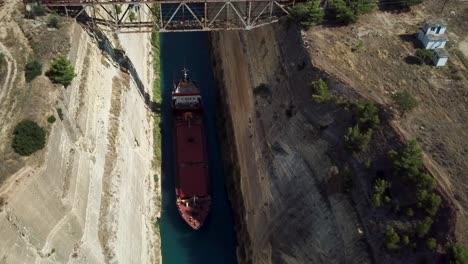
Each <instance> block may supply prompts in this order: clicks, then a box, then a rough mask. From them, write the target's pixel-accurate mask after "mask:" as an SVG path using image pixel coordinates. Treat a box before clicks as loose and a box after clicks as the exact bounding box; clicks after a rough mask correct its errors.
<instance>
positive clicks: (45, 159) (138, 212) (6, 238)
mask: <svg viewBox="0 0 468 264" xmlns="http://www.w3.org/2000/svg"><path fill="white" fill-rule="evenodd" d="M16 4H17V3H16V1H7V3H6V7H5V8H8V9H9V10H10V11H11V13H8V16H2V17H1V21H0V25H1V27H2V28H4V29H6V30H5V32H7V33H8V32H10V31H11V30H13V31H14V32H19V33H20V35H18V36H15V38H16V39H17V40H18V43H17V44H16V46H14V45H11V43H8V42H11V37H12V35H11V34H9V33H8V34H5V35H3V36H2V35H1V34H0V42H1V43H0V44H2V43H3V44H5V45H3V47H4V49H5V50H7V51H10V52H8V54H9V55H11V56H10V57H9V58H8V60H9V62H13V61H15V59H18V61H15V62H17V63H9V64H8V67H9V69H8V72H10V71H11V72H18V74H17V79H16V80H15V81H14V82H15V89H16V92H14V91H13V90H12V92H11V94H10V93H8V96H5V97H2V98H1V99H2V100H1V101H2V104H5V105H6V104H9V102H12V101H17V100H18V93H19V95H22V92H23V90H24V91H27V88H30V89H31V90H29V91H30V93H31V94H30V95H29V96H30V97H32V98H36V97H38V98H42V100H41V101H29V103H28V104H27V105H26V106H25V105H24V104H14V105H13V106H12V108H13V110H14V111H12V113H16V114H14V115H11V118H10V119H6V120H2V121H1V122H3V123H2V127H3V129H5V130H6V133H7V134H4V135H8V136H5V137H2V142H1V144H2V152H1V153H0V155H1V157H3V158H5V159H3V161H2V162H4V163H3V165H2V170H1V172H2V175H0V176H1V177H0V178H1V180H2V181H3V183H2V185H1V186H0V197H1V199H2V203H1V204H0V237H1V238H2V239H1V240H0V262H1V263H110V262H112V263H158V262H159V259H160V257H159V240H158V239H157V234H156V231H155V230H154V226H153V220H154V217H155V216H156V215H157V209H156V201H155V199H156V198H155V195H156V192H155V190H156V187H155V183H154V180H153V175H154V174H155V170H154V169H153V168H152V164H151V162H152V157H153V148H152V146H153V136H152V133H153V132H152V117H151V112H150V109H149V108H148V107H147V106H146V105H145V101H144V98H143V96H142V94H141V92H142V91H141V90H140V91H139V88H141V87H143V88H144V89H148V91H147V93H148V94H151V92H150V90H151V89H152V74H151V72H152V71H151V68H150V67H151V64H149V65H148V61H151V54H150V53H151V51H150V50H151V46H150V42H149V38H150V36H149V35H148V34H145V35H141V36H133V37H122V38H121V43H122V48H123V49H124V50H126V49H128V52H127V55H128V57H130V59H132V61H133V63H134V64H135V65H134V68H136V69H137V70H139V71H140V72H141V74H140V75H139V77H138V81H136V79H135V76H133V75H132V74H130V75H129V74H127V73H124V72H122V71H121V70H120V69H119V65H118V64H117V63H116V61H115V60H113V59H112V58H111V57H110V56H109V55H108V54H106V53H103V52H102V51H101V50H100V49H99V47H98V45H97V44H98V43H96V41H95V39H94V38H92V35H91V34H89V32H85V31H84V30H83V29H82V28H81V27H80V26H79V25H77V24H72V23H70V22H66V23H64V24H63V27H66V28H62V29H61V31H60V32H55V33H54V34H55V35H57V34H62V33H64V32H69V34H70V35H69V36H68V37H67V38H68V39H67V38H66V39H67V42H68V41H70V43H71V45H70V44H69V46H68V48H69V52H68V54H67V55H68V57H69V58H70V59H71V61H72V63H73V65H74V67H75V71H76V73H77V76H76V78H75V79H74V81H73V83H72V84H71V85H70V86H69V87H67V88H64V87H61V86H53V85H52V84H51V83H50V81H49V80H48V79H47V78H46V77H45V76H40V77H38V78H37V79H36V80H34V81H33V83H32V84H30V86H28V85H27V84H25V82H24V77H23V75H24V73H23V68H22V67H24V64H22V65H21V64H20V58H21V61H23V62H24V60H25V58H24V57H32V56H34V55H33V54H32V52H33V50H31V48H28V46H29V45H31V42H29V43H28V40H27V39H30V40H31V39H33V40H34V39H36V40H37V38H36V37H37V36H33V35H31V34H30V33H31V32H27V31H24V30H23V32H21V30H18V27H19V26H18V24H17V23H21V22H20V21H21V19H19V18H18V13H17V11H14V10H15V6H16ZM4 10H7V9H4ZM34 23H36V27H41V26H42V27H44V28H45V25H44V24H41V23H40V22H34ZM31 30H32V29H31ZM48 31H49V33H41V34H50V35H51V36H53V35H54V34H51V33H50V30H48ZM45 32H47V31H45ZM22 34H25V36H24V35H22ZM132 38H137V40H135V39H132ZM135 41H137V42H139V48H138V49H137V50H136V52H135V51H134V50H131V49H130V48H131V47H132V43H133V42H135ZM142 44H143V47H142V46H141V45H142ZM53 47H54V45H52V44H51V45H50V47H48V48H49V49H52V50H53ZM33 49H34V47H33ZM34 51H35V52H36V50H34ZM52 52H53V51H52ZM16 54H25V55H23V57H21V56H20V55H18V56H16ZM36 55H37V53H36ZM20 65H21V66H20ZM10 67H12V68H11V69H10ZM46 67H47V65H44V68H46ZM148 68H149V70H148ZM2 84H3V83H2ZM141 84H142V85H143V86H141ZM137 86H140V87H137ZM15 96H16V97H15ZM31 104H35V105H32V106H31ZM32 108H35V109H32ZM3 109H5V108H3ZM24 109H29V110H24ZM31 109H32V110H31ZM50 114H53V115H54V116H56V118H57V121H56V122H55V123H54V124H52V125H50V124H47V123H46V122H45V119H47V116H48V115H50ZM23 118H29V119H33V120H36V121H37V122H38V123H39V124H40V125H42V126H44V127H47V130H48V138H47V146H46V148H45V149H44V150H41V151H39V152H37V153H35V154H34V155H32V156H30V157H19V156H16V154H12V150H11V148H10V147H9V144H10V143H9V142H11V141H10V140H11V131H12V127H14V124H15V122H16V121H17V120H20V119H23Z"/></svg>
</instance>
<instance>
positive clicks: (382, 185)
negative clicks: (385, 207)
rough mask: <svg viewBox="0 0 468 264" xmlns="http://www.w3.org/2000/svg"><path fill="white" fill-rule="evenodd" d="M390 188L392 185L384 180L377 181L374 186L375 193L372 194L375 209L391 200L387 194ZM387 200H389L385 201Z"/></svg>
mask: <svg viewBox="0 0 468 264" xmlns="http://www.w3.org/2000/svg"><path fill="white" fill-rule="evenodd" d="M388 188H390V183H389V182H388V181H386V180H384V179H377V180H376V181H375V184H374V188H373V189H374V193H373V194H372V204H373V205H374V207H375V208H379V207H381V206H382V204H383V202H384V201H388V200H390V198H389V197H388V196H386V193H387V191H388ZM385 198H387V199H385Z"/></svg>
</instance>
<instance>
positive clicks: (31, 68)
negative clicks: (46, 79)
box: [24, 59, 42, 82]
mask: <svg viewBox="0 0 468 264" xmlns="http://www.w3.org/2000/svg"><path fill="white" fill-rule="evenodd" d="M41 74H42V64H41V62H39V61H38V60H37V59H33V60H31V61H29V62H28V63H26V66H25V67H24V77H25V79H26V82H31V81H32V80H34V78H36V77H37V76H39V75H41Z"/></svg>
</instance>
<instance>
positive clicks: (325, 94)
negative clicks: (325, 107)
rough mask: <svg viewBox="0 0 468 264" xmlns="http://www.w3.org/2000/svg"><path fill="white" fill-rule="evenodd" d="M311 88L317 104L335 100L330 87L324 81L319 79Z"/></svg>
mask: <svg viewBox="0 0 468 264" xmlns="http://www.w3.org/2000/svg"><path fill="white" fill-rule="evenodd" d="M310 86H311V88H312V99H313V100H314V101H315V102H317V103H324V102H328V101H330V100H332V99H333V95H332V94H331V93H330V90H329V89H328V85H327V83H326V82H325V81H324V80H322V79H319V80H318V81H315V82H312V83H311V85H310Z"/></svg>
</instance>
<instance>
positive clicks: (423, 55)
mask: <svg viewBox="0 0 468 264" xmlns="http://www.w3.org/2000/svg"><path fill="white" fill-rule="evenodd" d="M415 55H416V57H418V58H419V59H420V60H421V62H424V63H425V64H428V65H432V57H433V56H434V51H433V50H430V49H417V50H416V54H415Z"/></svg>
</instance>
